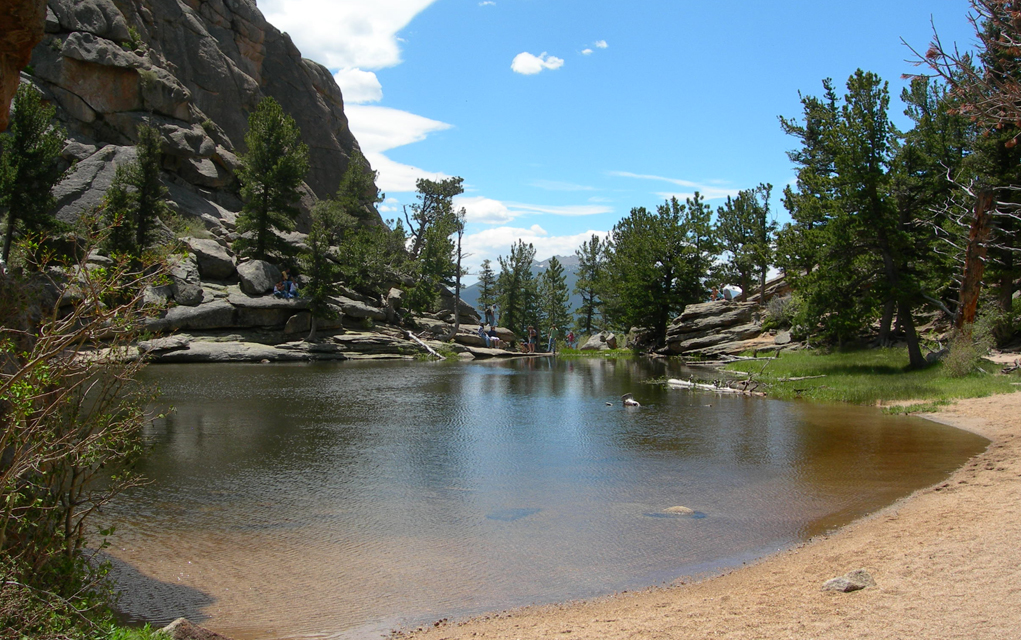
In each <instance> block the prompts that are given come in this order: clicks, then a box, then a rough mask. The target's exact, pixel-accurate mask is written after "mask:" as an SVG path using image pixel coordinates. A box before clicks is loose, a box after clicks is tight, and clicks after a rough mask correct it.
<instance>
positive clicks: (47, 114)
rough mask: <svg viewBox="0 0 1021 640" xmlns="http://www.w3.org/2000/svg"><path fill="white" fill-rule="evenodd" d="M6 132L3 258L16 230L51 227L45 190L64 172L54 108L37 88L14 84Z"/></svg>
mask: <svg viewBox="0 0 1021 640" xmlns="http://www.w3.org/2000/svg"><path fill="white" fill-rule="evenodd" d="M11 106H12V109H11V119H10V124H9V126H8V130H7V132H6V133H4V134H2V135H0V211H6V217H7V220H6V222H7V224H6V231H5V233H4V244H3V262H4V263H5V264H6V263H7V262H8V261H9V260H10V256H11V246H12V245H13V242H14V237H15V235H17V234H18V233H19V232H35V231H41V230H43V229H46V228H49V227H52V226H54V225H55V224H56V222H57V221H56V218H54V217H53V216H52V215H50V209H52V208H53V196H52V195H51V194H50V190H51V189H52V188H53V185H54V184H56V183H57V181H58V180H60V178H61V176H62V175H63V172H62V171H61V170H60V167H59V166H58V164H57V160H58V159H59V158H60V151H61V150H62V149H63V148H64V137H65V132H64V130H63V129H61V128H60V127H59V126H57V125H54V124H52V120H53V116H54V114H55V113H56V109H54V108H53V107H51V106H47V105H44V104H43V102H42V98H41V96H40V95H39V92H38V91H37V90H36V89H35V88H34V87H32V86H31V85H28V84H22V85H21V86H20V87H18V91H17V93H15V95H14V100H13V103H12V105H11Z"/></svg>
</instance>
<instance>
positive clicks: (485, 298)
mask: <svg viewBox="0 0 1021 640" xmlns="http://www.w3.org/2000/svg"><path fill="white" fill-rule="evenodd" d="M478 304H479V306H480V307H482V308H483V309H486V308H489V307H491V306H492V305H494V304H496V273H494V272H493V265H492V263H491V262H490V261H489V258H486V259H485V260H483V261H482V268H481V269H480V270H479V298H478Z"/></svg>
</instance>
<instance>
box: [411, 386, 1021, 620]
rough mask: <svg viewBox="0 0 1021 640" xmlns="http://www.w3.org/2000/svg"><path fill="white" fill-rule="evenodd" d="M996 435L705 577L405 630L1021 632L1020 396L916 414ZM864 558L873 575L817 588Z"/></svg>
mask: <svg viewBox="0 0 1021 640" xmlns="http://www.w3.org/2000/svg"><path fill="white" fill-rule="evenodd" d="M926 417H929V418H932V419H933V420H937V421H940V422H944V423H948V424H952V425H954V426H958V427H961V428H965V429H969V430H972V431H975V432H976V433H979V434H981V435H983V436H985V437H987V438H989V439H990V440H991V441H992V442H991V444H990V445H989V448H988V449H987V450H986V451H985V452H984V453H982V454H980V455H978V456H976V457H975V458H972V459H971V460H970V461H969V462H968V463H967V464H966V465H965V466H964V467H962V468H961V469H959V470H958V471H956V472H955V473H954V474H953V475H952V476H951V477H950V478H949V479H948V480H947V481H946V482H943V483H940V484H939V485H937V486H934V487H929V488H927V489H923V490H921V491H918V492H916V493H914V494H912V495H911V496H909V497H907V498H905V499H903V500H900V501H898V502H897V503H895V504H893V505H891V506H890V507H887V508H886V509H883V510H882V511H880V512H878V513H876V514H873V515H872V516H870V517H868V518H865V519H863V520H859V521H857V522H855V523H853V524H851V525H849V526H847V527H845V528H843V529H841V530H840V531H838V532H837V533H835V534H832V535H829V536H823V537H819V538H816V539H813V540H811V541H809V542H807V543H805V544H803V545H801V546H799V547H798V548H795V549H793V550H790V551H786V552H783V553H778V554H776V555H773V556H770V557H768V558H765V559H763V560H761V561H759V562H758V563H756V564H753V565H750V566H747V567H742V568H740V569H738V570H735V571H732V572H730V573H728V574H725V575H722V576H719V577H715V578H712V579H708V580H705V581H702V582H698V583H694V584H687V585H674V586H671V587H668V588H659V589H650V590H647V591H642V592H637V593H624V594H617V595H614V596H610V597H606V598H601V599H598V600H592V601H585V602H573V603H566V604H561V605H551V606H536V607H529V608H525V609H518V610H514V611H507V612H502V613H499V614H491V615H489V616H482V617H478V618H473V619H470V620H465V621H454V622H445V623H440V624H439V625H438V626H432V627H429V628H424V629H421V630H416V631H414V632H411V633H410V635H411V636H412V637H414V638H416V639H423V640H424V639H429V640H439V639H449V640H453V639H455V638H473V639H478V638H489V639H492V638H495V639H525V638H571V639H581V638H592V639H601V640H613V639H617V638H649V639H659V638H733V639H741V640H744V639H751V638H763V639H769V640H778V639H781V638H798V639H809V638H812V639H814V638H841V639H846V638H933V639H937V638H938V639H940V640H945V639H949V638H968V639H969V640H970V639H977V638H981V639H987V638H988V639H996V640H1000V639H1005V640H1010V639H1021V393H1014V394H1009V395H1001V396H994V397H990V398H978V399H971V400H962V401H959V402H958V403H957V404H956V405H954V406H952V407H950V408H948V409H946V410H945V411H942V412H941V413H939V414H932V415H929V416H926ZM855 569H866V570H867V571H868V572H869V573H870V574H871V575H872V577H873V578H874V579H875V582H876V585H875V586H872V587H868V588H866V589H863V590H860V591H854V592H851V593H837V592H832V591H823V590H822V588H821V587H822V584H823V582H825V581H826V580H828V579H829V578H833V577H836V576H840V575H843V574H845V573H847V572H849V571H852V570H855Z"/></svg>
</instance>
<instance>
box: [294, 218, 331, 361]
mask: <svg viewBox="0 0 1021 640" xmlns="http://www.w3.org/2000/svg"><path fill="white" fill-rule="evenodd" d="M311 213H312V227H311V229H309V232H308V237H307V238H306V239H305V250H304V251H303V252H302V254H301V258H300V264H301V268H302V270H303V271H304V275H305V278H306V282H305V286H304V287H303V297H304V298H305V299H307V300H308V310H309V312H310V313H311V315H312V318H311V327H310V328H309V333H308V340H310V341H311V340H315V337H316V329H317V324H318V321H319V320H320V319H329V318H333V317H336V312H335V311H334V310H333V309H332V308H331V307H330V298H332V297H333V296H335V295H337V293H338V292H339V287H338V284H337V280H338V278H339V276H340V269H339V267H338V266H337V265H336V264H335V262H334V255H333V249H332V245H333V243H334V242H335V240H336V230H337V229H338V227H339V224H338V220H337V218H336V216H337V213H338V207H337V206H336V205H335V203H333V202H331V201H320V202H317V203H316V204H315V206H313V207H312V212H311Z"/></svg>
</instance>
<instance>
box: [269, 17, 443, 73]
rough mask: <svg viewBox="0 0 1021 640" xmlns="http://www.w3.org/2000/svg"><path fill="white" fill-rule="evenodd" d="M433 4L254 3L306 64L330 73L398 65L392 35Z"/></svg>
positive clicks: (394, 41)
mask: <svg viewBox="0 0 1021 640" xmlns="http://www.w3.org/2000/svg"><path fill="white" fill-rule="evenodd" d="M433 2H435V0H373V1H372V2H365V0H259V9H260V10H261V11H262V13H263V14H264V15H265V16H266V19H267V20H269V21H270V23H271V24H273V25H274V26H275V27H277V28H278V29H280V30H281V31H286V32H287V33H288V34H290V36H291V38H292V39H293V40H294V42H295V44H297V45H298V48H299V49H300V50H301V54H302V55H303V56H304V57H306V58H311V59H313V60H315V61H317V62H321V63H322V64H324V65H326V66H327V67H329V68H330V69H354V68H360V69H384V68H386V67H392V66H394V65H397V64H400V62H401V51H400V47H399V46H398V38H397V36H396V34H397V32H398V31H400V30H401V29H403V28H404V27H405V26H407V24H408V23H409V22H411V20H412V19H413V18H414V17H415V16H416V15H418V14H419V13H421V12H422V10H423V9H425V8H426V7H428V6H429V5H430V4H432V3H433Z"/></svg>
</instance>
